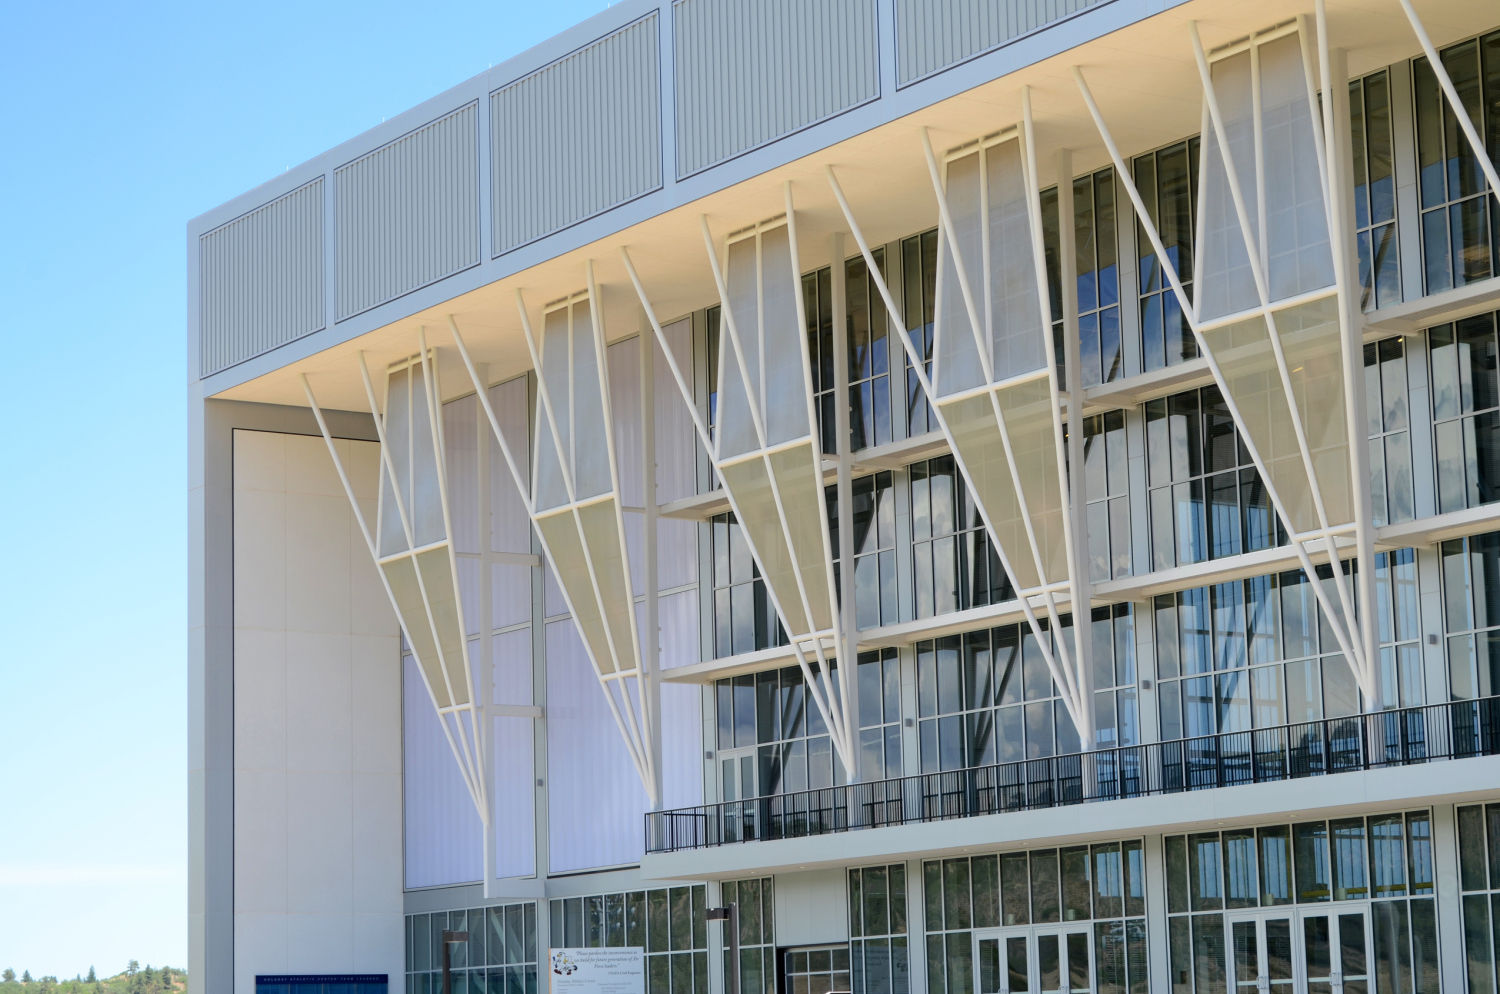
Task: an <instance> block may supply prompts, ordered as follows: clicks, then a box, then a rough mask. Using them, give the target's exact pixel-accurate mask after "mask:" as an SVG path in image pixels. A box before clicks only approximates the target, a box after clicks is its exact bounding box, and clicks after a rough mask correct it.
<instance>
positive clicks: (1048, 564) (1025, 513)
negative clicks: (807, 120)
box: [827, 91, 1094, 748]
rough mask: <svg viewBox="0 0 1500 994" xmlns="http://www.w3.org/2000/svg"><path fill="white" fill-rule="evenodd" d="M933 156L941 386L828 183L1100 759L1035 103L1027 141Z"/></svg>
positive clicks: (836, 189)
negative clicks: (1063, 604) (1066, 619)
mask: <svg viewBox="0 0 1500 994" xmlns="http://www.w3.org/2000/svg"><path fill="white" fill-rule="evenodd" d="M922 145H923V151H924V153H925V155H926V158H927V165H928V172H929V174H930V176H931V179H932V184H933V191H934V193H935V194H936V196H937V201H938V217H939V229H940V234H939V253H940V259H939V265H938V274H937V300H936V309H935V314H934V333H933V338H934V341H933V352H934V353H935V356H934V360H933V372H932V374H931V376H929V375H928V374H927V372H926V368H925V367H926V361H927V357H926V356H924V355H923V354H922V353H920V352H919V351H918V350H917V348H916V345H915V344H914V343H913V342H912V339H911V336H910V334H908V332H907V329H906V327H905V325H904V323H903V322H901V321H900V320H899V318H898V315H900V314H901V309H900V308H899V307H897V306H896V302H895V299H894V297H893V296H892V294H891V291H890V287H889V286H888V284H887V283H886V281H885V279H884V277H883V276H882V274H881V271H880V268H879V266H878V265H877V264H876V262H875V258H874V255H873V254H872V252H871V251H870V246H869V243H868V242H867V241H866V240H865V238H864V235H863V234H862V233H861V231H860V228H859V224H858V222H857V221H856V220H855V218H854V212H853V210H852V209H851V208H850V206H849V202H848V200H847V198H846V197H845V196H844V192H843V188H842V187H841V186H840V185H839V182H838V177H837V176H836V174H835V173H834V171H833V168H832V167H831V166H830V167H829V168H828V171H827V174H828V181H829V184H830V186H831V187H832V188H833V193H834V196H835V198H836V199H837V200H838V202H839V207H840V208H841V209H842V211H843V213H844V218H845V221H846V222H847V223H848V225H849V228H850V231H851V233H852V234H853V236H854V240H855V242H856V244H858V246H859V249H860V252H861V254H862V255H863V256H864V259H865V264H866V268H867V269H868V270H869V273H870V279H871V280H872V281H873V282H874V284H875V286H876V287H877V289H878V290H879V291H880V294H881V296H882V298H883V300H884V302H885V307H886V314H887V317H888V319H889V321H890V323H891V327H892V328H894V329H895V330H896V332H897V335H898V337H899V338H900V339H901V344H902V347H903V348H905V350H906V354H907V356H908V357H909V358H910V360H911V368H912V369H913V371H914V372H915V373H916V376H917V378H918V380H919V382H920V383H921V384H922V390H923V393H924V394H925V395H926V396H927V399H928V401H929V402H930V403H931V405H932V409H933V412H934V414H935V416H936V419H937V422H938V425H939V427H940V428H941V430H942V432H943V434H944V435H945V436H946V437H947V439H948V443H949V446H950V448H951V449H952V451H953V456H954V461H955V463H957V465H958V467H959V470H960V472H961V473H962V474H963V477H964V482H965V483H966V485H967V486H968V488H969V492H970V493H971V494H972V495H973V497H974V504H975V507H976V508H977V509H978V511H979V515H980V518H981V519H982V520H983V522H984V526H985V530H986V531H987V532H988V534H989V537H990V539H991V541H992V542H993V544H994V547H995V551H996V554H997V556H998V558H999V560H1000V563H1001V566H1002V567H1003V568H1004V569H1005V572H1006V575H1007V577H1008V578H1009V579H1010V582H1011V585H1012V586H1013V587H1014V588H1015V591H1016V595H1017V597H1018V599H1019V601H1020V605H1021V610H1022V612H1023V614H1024V615H1025V617H1026V622H1027V625H1028V626H1029V627H1030V629H1031V632H1032V634H1033V635H1034V637H1035V638H1036V640H1037V647H1038V649H1039V650H1040V652H1041V654H1042V657H1043V658H1044V659H1045V660H1046V663H1047V668H1048V670H1049V671H1050V672H1051V674H1052V679H1053V682H1054V683H1055V684H1056V685H1057V689H1058V693H1059V695H1060V696H1061V698H1062V701H1063V704H1064V706H1065V707H1066V708H1067V711H1068V716H1069V718H1070V719H1071V720H1072V722H1073V725H1074V727H1075V728H1076V729H1077V730H1078V733H1079V736H1080V738H1081V740H1082V742H1083V743H1084V745H1085V747H1086V748H1087V747H1090V746H1091V745H1092V743H1093V740H1094V728H1093V718H1092V707H1091V705H1092V701H1093V694H1092V690H1091V688H1090V686H1089V679H1090V669H1089V667H1088V665H1087V660H1086V658H1085V656H1084V653H1086V651H1087V647H1088V645H1089V639H1088V638H1087V637H1086V636H1085V635H1083V634H1081V633H1083V632H1086V630H1087V627H1088V622H1089V601H1088V596H1087V578H1086V577H1085V576H1084V575H1083V574H1082V573H1081V571H1080V570H1079V569H1077V567H1076V562H1075V556H1074V551H1073V545H1074V535H1073V528H1072V522H1071V516H1070V514H1069V507H1068V502H1067V499H1066V496H1065V495H1066V493H1067V490H1068V479H1067V461H1066V458H1065V456H1064V449H1063V444H1064V443H1063V438H1064V426H1063V420H1062V406H1061V391H1060V388H1059V384H1058V381H1057V357H1056V355H1055V354H1054V353H1055V346H1054V343H1053V338H1052V320H1051V313H1050V307H1051V304H1050V294H1049V293H1048V286H1047V270H1046V259H1045V254H1044V247H1043V240H1042V219H1041V200H1040V191H1039V190H1038V182H1037V166H1036V153H1035V143H1034V141H1033V138H1032V123H1031V101H1030V94H1029V91H1027V92H1024V93H1023V101H1022V124H1021V127H1020V128H1019V129H1016V128H1012V129H1010V130H1009V131H1006V132H1002V133H1000V134H998V135H994V136H991V137H989V138H986V139H984V140H982V141H978V142H974V143H970V144H968V145H965V146H962V147H960V148H958V149H956V150H954V151H952V152H950V153H949V154H948V155H946V156H945V157H944V161H943V163H942V166H941V167H940V165H939V162H938V158H937V156H936V154H935V153H934V152H933V150H932V143H931V141H930V140H929V139H928V137H927V135H926V133H925V132H924V133H923V136H922ZM1080 471H1081V470H1080ZM1063 594H1066V595H1067V596H1068V598H1069V600H1070V601H1071V603H1072V609H1073V613H1074V618H1073V624H1072V627H1071V630H1069V629H1067V628H1065V627H1064V626H1063V624H1062V617H1061V610H1060V607H1059V603H1060V597H1061V595H1063ZM1038 612H1040V613H1041V614H1042V615H1045V618H1046V624H1045V626H1044V625H1043V619H1042V617H1040V616H1039V613H1038Z"/></svg>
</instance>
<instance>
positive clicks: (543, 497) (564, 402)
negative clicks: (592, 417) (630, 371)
mask: <svg viewBox="0 0 1500 994" xmlns="http://www.w3.org/2000/svg"><path fill="white" fill-rule="evenodd" d="M571 347H572V341H571V336H570V335H569V334H568V312H567V311H566V310H562V309H559V310H554V311H549V312H548V313H547V314H545V315H544V316H543V317H542V341H541V346H540V350H541V356H542V368H541V369H540V370H539V371H538V373H537V375H538V377H539V378H540V379H541V381H542V383H543V384H545V386H546V390H547V398H548V400H549V402H550V405H551V409H552V416H553V417H554V418H555V419H556V420H555V421H552V420H549V418H548V414H547V407H546V406H545V405H543V404H542V401H541V398H540V397H538V398H537V405H536V441H535V443H534V444H533V446H532V451H533V452H535V454H536V469H535V472H534V473H533V479H534V483H533V485H532V496H533V499H534V501H535V503H536V507H537V509H538V510H543V511H544V510H547V509H549V508H554V507H558V506H560V505H562V504H564V503H566V502H567V500H568V491H567V485H566V483H565V481H564V477H563V459H564V458H566V456H567V452H568V439H569V438H570V427H571V425H570V418H571V417H572V404H571V403H570V400H569V380H570V377H569V375H568V366H569V363H570V361H571V357H570V356H569V354H568V353H569V352H570V350H571ZM553 427H556V429H557V434H556V437H555V438H554V436H553V432H552V429H553ZM559 440H560V441H561V443H562V451H561V452H559V450H558V441H559Z"/></svg>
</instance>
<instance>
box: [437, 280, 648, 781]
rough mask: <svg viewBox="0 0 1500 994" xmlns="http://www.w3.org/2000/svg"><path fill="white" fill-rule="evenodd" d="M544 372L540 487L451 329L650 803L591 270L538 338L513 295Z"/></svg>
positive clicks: (545, 321) (643, 709)
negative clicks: (582, 287) (512, 448)
mask: <svg viewBox="0 0 1500 994" xmlns="http://www.w3.org/2000/svg"><path fill="white" fill-rule="evenodd" d="M516 308H517V310H518V312H519V314H520V318H521V326H522V330H523V331H524V333H525V336H526V343H527V347H528V348H529V349H530V351H531V355H532V361H533V364H534V366H535V369H536V371H537V397H538V401H539V404H538V410H537V414H536V437H535V439H534V440H533V447H532V451H533V452H534V453H535V463H534V466H533V472H532V473H531V474H530V480H531V481H532V483H531V485H529V486H528V484H527V479H528V477H527V475H526V474H524V473H523V472H522V471H521V467H520V465H519V464H518V463H517V461H516V459H515V457H514V456H513V455H512V453H511V451H510V447H509V446H508V445H507V443H506V440H505V436H504V433H503V432H502V431H501V429H500V423H499V421H498V420H497V418H496V416H495V412H494V410H493V408H492V406H491V404H490V401H489V394H488V391H487V389H486V387H487V384H485V383H484V382H483V379H482V377H481V376H480V375H479V371H478V369H477V368H476V367H475V365H474V363H473V360H472V359H471V357H470V355H469V350H468V347H467V346H466V344H465V343H464V339H463V335H462V333H461V332H460V331H459V329H458V325H457V323H456V322H454V321H453V320H452V319H451V318H450V319H449V328H450V330H451V331H452V333H453V340H454V343H455V344H456V345H457V347H458V350H459V354H460V356H461V357H462V358H463V361H464V366H465V368H466V369H467V370H468V371H469V375H470V377H471V378H472V379H473V381H474V387H475V390H476V391H477V392H478V396H479V401H480V404H481V405H482V406H483V407H484V411H485V415H486V417H487V418H488V420H489V422H490V428H491V430H492V431H493V433H494V436H495V440H496V442H497V443H498V444H499V447H500V452H501V454H502V455H503V456H504V458H505V462H506V465H507V467H508V468H509V470H510V473H511V477H512V479H513V480H514V481H515V484H516V488H517V490H518V492H519V493H520V494H521V496H522V499H523V501H524V502H525V504H526V509H527V514H528V515H529V516H530V518H531V523H532V525H533V526H534V527H535V529H536V532H537V535H538V537H539V538H540V539H541V543H542V548H543V550H544V551H545V552H546V554H547V559H548V561H549V562H550V563H551V564H552V570H553V573H554V575H555V576H556V577H557V581H558V586H559V587H560V588H561V590H562V594H563V598H564V599H565V600H566V602H567V604H568V610H569V612H570V613H571V614H572V615H573V621H574V623H575V624H576V625H577V626H578V632H579V634H580V636H581V637H582V640H583V645H584V649H585V650H586V651H587V653H588V656H589V660H590V662H591V663H592V664H593V667H594V673H595V675H596V676H597V677H598V679H599V685H600V689H601V690H602V691H603V692H604V696H605V698H606V700H608V702H609V706H610V711H611V713H612V715H613V716H614V719H615V723H616V725H617V727H618V728H619V731H620V735H621V739H622V742H623V744H624V746H625V749H626V751H627V752H628V753H629V755H630V758H631V762H632V763H634V764H635V767H636V771H637V772H638V773H639V775H640V778H641V783H642V784H643V785H644V786H645V788H646V792H647V794H648V795H649V796H650V798H651V801H652V803H655V802H656V801H657V800H658V798H659V795H660V786H659V784H658V781H657V775H656V770H657V764H656V762H655V758H654V745H653V735H652V731H651V714H652V708H651V701H652V699H653V695H654V690H653V687H652V674H651V671H650V669H649V667H648V666H646V665H645V663H644V661H643V659H642V657H641V650H640V640H639V635H638V632H637V630H636V616H635V596H634V593H633V592H632V590H631V584H630V570H629V567H628V558H627V553H626V546H625V526H624V519H623V513H622V510H623V509H622V507H621V504H620V482H619V472H618V464H617V461H616V448H615V439H614V419H613V417H612V407H611V404H610V396H609V377H608V376H607V375H606V374H605V369H606V366H605V349H604V328H603V323H602V319H601V317H600V311H599V307H598V290H597V287H596V286H595V285H594V278H593V270H592V268H590V270H589V273H588V288H587V290H585V291H583V292H580V293H577V294H574V295H572V296H570V297H568V298H566V299H564V300H561V301H556V302H554V303H552V304H549V305H548V306H547V307H546V308H545V309H544V312H543V315H542V334H541V336H540V340H539V339H538V336H537V335H536V333H535V331H534V329H533V326H532V323H531V317H530V313H529V312H528V310H527V307H526V303H525V301H524V300H523V299H522V298H521V296H520V294H519V293H517V295H516Z"/></svg>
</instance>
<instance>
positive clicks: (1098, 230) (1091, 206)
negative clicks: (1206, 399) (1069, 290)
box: [1073, 169, 1125, 386]
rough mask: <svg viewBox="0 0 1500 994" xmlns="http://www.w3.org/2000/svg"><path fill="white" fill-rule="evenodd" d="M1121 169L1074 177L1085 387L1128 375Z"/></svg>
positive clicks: (1074, 231)
mask: <svg viewBox="0 0 1500 994" xmlns="http://www.w3.org/2000/svg"><path fill="white" fill-rule="evenodd" d="M1115 237H1116V236H1115V171H1114V170H1113V169H1101V170H1100V171H1099V172H1096V173H1094V174H1093V175H1091V176H1080V177H1079V178H1078V179H1075V180H1074V181H1073V241H1074V247H1075V256H1076V258H1075V265H1076V266H1077V270H1078V339H1079V352H1080V356H1081V359H1082V368H1081V372H1080V375H1081V376H1082V378H1083V384H1084V386H1092V385H1093V384H1096V383H1108V382H1110V381H1111V380H1117V379H1119V378H1120V377H1122V376H1124V375H1125V366H1124V363H1125V356H1124V353H1123V351H1122V349H1121V346H1120V270H1119V259H1118V255H1119V252H1118V249H1117V245H1118V243H1117V242H1116V240H1115Z"/></svg>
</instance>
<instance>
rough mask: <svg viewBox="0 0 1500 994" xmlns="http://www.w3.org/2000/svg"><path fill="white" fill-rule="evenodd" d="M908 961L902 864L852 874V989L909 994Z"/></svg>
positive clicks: (866, 868)
mask: <svg viewBox="0 0 1500 994" xmlns="http://www.w3.org/2000/svg"><path fill="white" fill-rule="evenodd" d="M908 956H909V952H908V949H907V927H906V867H905V865H903V864H901V863H892V864H891V865H889V866H861V867H856V868H854V869H852V870H850V871H849V960H850V964H851V967H852V969H851V974H852V976H851V979H852V980H853V983H854V986H853V989H854V990H856V991H861V992H865V994H907V992H908V991H910V989H911V970H910V961H909V959H908ZM836 989H837V988H836ZM793 994H796V992H795V991H794V992H793Z"/></svg>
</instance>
